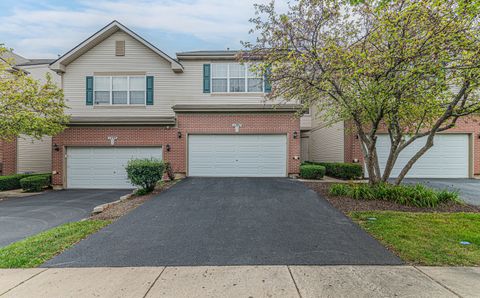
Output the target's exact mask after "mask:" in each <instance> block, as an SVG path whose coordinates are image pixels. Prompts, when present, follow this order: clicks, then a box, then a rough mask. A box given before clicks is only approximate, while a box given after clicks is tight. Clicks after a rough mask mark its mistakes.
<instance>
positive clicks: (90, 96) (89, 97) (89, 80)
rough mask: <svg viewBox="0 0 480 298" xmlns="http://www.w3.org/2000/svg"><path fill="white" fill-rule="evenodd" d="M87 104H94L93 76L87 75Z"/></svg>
mask: <svg viewBox="0 0 480 298" xmlns="http://www.w3.org/2000/svg"><path fill="white" fill-rule="evenodd" d="M85 86H86V88H85V89H86V97H85V98H86V100H85V102H86V104H87V106H91V105H93V77H87V80H86V84H85Z"/></svg>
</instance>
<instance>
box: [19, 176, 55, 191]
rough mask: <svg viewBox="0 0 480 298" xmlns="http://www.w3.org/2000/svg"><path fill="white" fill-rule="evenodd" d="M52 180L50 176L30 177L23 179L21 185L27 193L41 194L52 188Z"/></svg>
mask: <svg viewBox="0 0 480 298" xmlns="http://www.w3.org/2000/svg"><path fill="white" fill-rule="evenodd" d="M51 178H52V176H51V175H50V174H45V175H35V176H29V177H25V178H23V179H21V180H20V185H21V186H22V189H23V190H24V191H26V192H39V191H42V190H43V189H44V188H47V187H49V186H50V183H51V180H52V179H51Z"/></svg>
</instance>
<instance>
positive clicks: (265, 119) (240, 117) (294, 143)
mask: <svg viewBox="0 0 480 298" xmlns="http://www.w3.org/2000/svg"><path fill="white" fill-rule="evenodd" d="M233 123H241V124H242V128H240V131H239V134H277V133H278V134H287V138H288V160H289V162H288V172H289V174H298V173H299V170H300V160H297V159H294V157H295V156H300V120H299V119H296V118H294V117H293V116H292V114H286V113H285V114H281V113H269V114H197V113H195V114H178V115H177V127H170V128H167V127H70V128H68V129H66V130H65V131H64V132H62V133H61V134H59V135H57V136H55V137H54V138H53V140H52V142H53V143H54V144H57V145H58V146H59V151H55V150H53V151H52V170H53V171H55V172H56V174H55V175H53V184H54V185H56V186H62V185H63V183H64V179H65V177H66V176H65V173H64V156H65V148H66V147H69V146H88V147H90V146H111V144H110V140H109V139H108V137H109V136H116V137H117V140H116V144H115V146H163V148H165V146H166V145H167V144H168V145H170V147H171V150H170V152H167V150H163V159H164V160H165V161H169V162H171V164H172V167H173V169H174V171H175V172H176V173H186V171H187V163H186V155H187V136H188V134H220V133H221V134H235V130H234V128H233V127H232V124H233ZM294 131H297V133H298V134H299V137H298V138H297V139H293V137H292V134H293V132H294ZM178 132H181V138H179V137H178Z"/></svg>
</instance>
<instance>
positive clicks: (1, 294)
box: [0, 268, 48, 296]
mask: <svg viewBox="0 0 480 298" xmlns="http://www.w3.org/2000/svg"><path fill="white" fill-rule="evenodd" d="M47 270H48V268H45V269H44V270H42V271H40V272H38V273H36V274H34V275H32V276H30V277H29V278H27V279H26V280H24V281H22V282H20V283H18V284H16V285H15V286H13V287H12V288H10V289H8V290H6V291H5V292H3V293H0V296H3V295H5V294H7V293H8V292H10V291H11V290H13V289H15V288H17V287H18V286H21V285H23V284H24V283H26V282H27V281H29V280H31V279H32V278H34V277H36V276H38V275H39V274H40V273H43V272H45V271H47Z"/></svg>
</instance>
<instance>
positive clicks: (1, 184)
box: [0, 173, 50, 191]
mask: <svg viewBox="0 0 480 298" xmlns="http://www.w3.org/2000/svg"><path fill="white" fill-rule="evenodd" d="M39 175H50V174H44V173H42V174H14V175H8V176H0V191H4V190H12V189H19V188H22V186H21V184H20V180H22V179H23V178H26V177H31V176H39Z"/></svg>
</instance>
